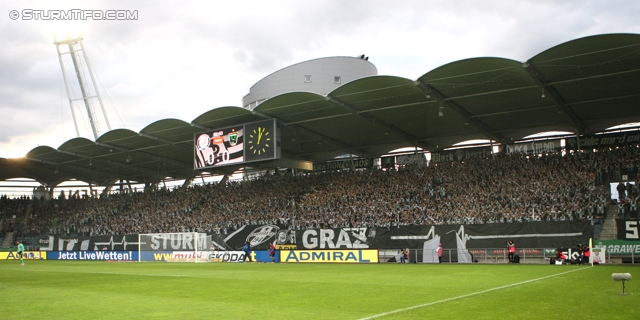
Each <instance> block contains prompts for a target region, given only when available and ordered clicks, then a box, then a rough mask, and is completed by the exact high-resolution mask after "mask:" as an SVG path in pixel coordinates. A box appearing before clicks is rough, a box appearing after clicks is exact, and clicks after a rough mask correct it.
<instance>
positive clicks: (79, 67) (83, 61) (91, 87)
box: [53, 37, 111, 139]
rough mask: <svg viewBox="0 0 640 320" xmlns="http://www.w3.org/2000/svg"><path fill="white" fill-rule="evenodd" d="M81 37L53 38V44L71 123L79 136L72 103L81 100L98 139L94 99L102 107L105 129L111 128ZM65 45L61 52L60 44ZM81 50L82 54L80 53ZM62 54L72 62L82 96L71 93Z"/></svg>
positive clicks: (98, 132) (98, 128)
mask: <svg viewBox="0 0 640 320" xmlns="http://www.w3.org/2000/svg"><path fill="white" fill-rule="evenodd" d="M82 40H83V38H81V37H78V38H69V37H67V39H65V40H60V41H58V40H57V39H55V38H54V42H53V44H55V45H56V50H58V59H59V60H60V68H62V77H63V78H64V85H65V88H66V89H67V97H68V98H69V106H70V107H71V116H72V117H73V124H74V125H75V127H76V134H77V135H78V136H80V131H79V130H78V121H77V119H76V114H75V111H74V108H73V104H74V102H76V101H80V100H82V101H83V102H84V106H85V108H86V110H87V116H88V117H89V123H90V124H91V130H92V131H93V138H94V139H98V137H99V136H100V134H101V133H102V132H101V131H100V126H99V124H98V118H97V116H96V112H95V110H94V102H93V101H94V99H97V100H98V103H99V104H100V108H101V109H102V115H103V116H104V120H105V122H106V124H107V129H108V130H111V124H109V118H107V113H106V112H105V110H104V105H103V104H102V98H101V97H100V92H99V91H98V86H97V85H96V79H95V77H94V75H93V68H92V67H91V64H90V63H89V57H88V56H87V51H86V50H85V49H84V45H83V44H82ZM64 45H66V46H67V47H68V48H69V51H67V52H61V51H60V46H64ZM80 52H82V54H80ZM64 54H69V55H70V56H71V61H72V62H73V68H74V70H75V73H76V78H77V79H78V84H77V85H78V87H80V92H81V94H82V97H75V96H74V95H73V94H72V91H73V88H72V87H71V84H70V83H69V79H68V78H67V73H66V72H65V68H64V62H63V59H62V56H63V55H64ZM85 69H86V71H88V72H89V76H90V77H91V83H88V82H87V79H86V76H85Z"/></svg>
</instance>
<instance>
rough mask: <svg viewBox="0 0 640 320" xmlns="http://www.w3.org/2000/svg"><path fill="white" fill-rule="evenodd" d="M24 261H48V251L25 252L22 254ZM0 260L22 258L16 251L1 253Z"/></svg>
mask: <svg viewBox="0 0 640 320" xmlns="http://www.w3.org/2000/svg"><path fill="white" fill-rule="evenodd" d="M22 259H29V260H46V259H47V252H46V251H24V252H23V253H22ZM0 260H20V256H19V255H18V253H17V252H15V251H8V252H0Z"/></svg>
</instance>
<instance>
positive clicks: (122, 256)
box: [47, 250, 138, 261]
mask: <svg viewBox="0 0 640 320" xmlns="http://www.w3.org/2000/svg"><path fill="white" fill-rule="evenodd" d="M47 258H48V260H94V261H138V251H107V250H105V251H51V252H48V253H47Z"/></svg>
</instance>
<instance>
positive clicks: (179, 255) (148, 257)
mask: <svg viewBox="0 0 640 320" xmlns="http://www.w3.org/2000/svg"><path fill="white" fill-rule="evenodd" d="M140 257H141V259H140V260H141V261H167V262H168V261H172V262H180V261H195V257H196V253H195V251H164V252H157V251H155V252H152V251H142V252H141V253H140ZM197 257H198V261H202V262H244V261H245V253H244V251H198V254H197ZM251 259H252V260H253V261H254V262H274V260H275V262H279V261H280V252H279V251H277V250H276V254H275V258H274V260H271V257H270V256H269V252H268V251H266V250H255V251H251Z"/></svg>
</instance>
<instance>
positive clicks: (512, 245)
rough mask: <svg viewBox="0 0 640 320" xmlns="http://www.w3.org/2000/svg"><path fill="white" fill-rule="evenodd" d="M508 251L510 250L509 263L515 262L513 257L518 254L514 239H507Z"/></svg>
mask: <svg viewBox="0 0 640 320" xmlns="http://www.w3.org/2000/svg"><path fill="white" fill-rule="evenodd" d="M507 252H508V255H507V257H508V259H509V263H514V261H513V259H514V256H515V254H516V244H515V243H513V240H509V241H507Z"/></svg>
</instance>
